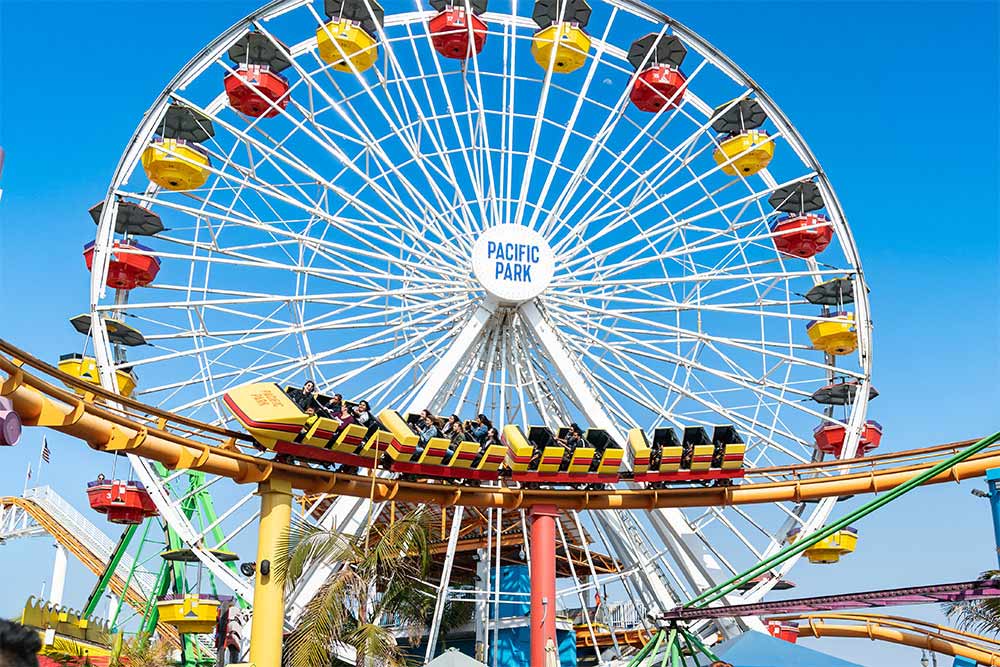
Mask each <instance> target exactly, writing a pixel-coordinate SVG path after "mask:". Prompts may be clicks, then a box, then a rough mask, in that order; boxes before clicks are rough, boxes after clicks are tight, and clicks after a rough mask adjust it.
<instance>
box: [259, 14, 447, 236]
mask: <svg viewBox="0 0 1000 667" xmlns="http://www.w3.org/2000/svg"><path fill="white" fill-rule="evenodd" d="M310 10H311V13H312V15H313V17H314V18H315V20H316V21H317V23H319V24H320V25H324V24H323V22H322V20H320V18H319V16H318V15H317V14H316V12H315V10H312V8H310ZM255 26H256V27H257V29H258V30H259V31H260V32H262V33H264V34H266V35H267V36H268V39H270V40H271V42H272V43H273V44H274V45H275V48H276V49H277V50H278V51H279V52H284V54H285V55H286V57H288V58H289V59H290V62H291V63H292V66H293V67H294V68H295V70H296V72H297V73H298V74H299V76H300V77H301V78H302V79H303V80H304V81H306V83H307V85H308V86H309V87H310V90H311V91H313V92H314V93H316V94H317V95H319V96H320V97H321V98H322V99H323V100H324V102H325V103H326V104H328V105H329V106H330V108H331V109H332V110H334V112H335V113H336V115H337V117H338V118H339V119H340V120H342V121H343V122H345V123H346V124H347V126H348V127H349V128H350V129H351V130H352V131H353V132H355V133H356V134H357V135H358V136H359V137H363V138H364V141H365V145H366V147H367V148H368V150H370V151H371V152H372V154H373V155H375V156H377V157H378V158H379V160H380V161H381V163H382V164H383V165H384V166H385V167H386V168H388V169H389V170H390V171H391V172H392V173H393V175H394V176H395V177H396V178H397V179H398V180H399V183H400V184H401V185H402V186H403V187H404V189H405V190H406V191H407V193H408V194H409V196H411V197H413V198H414V199H415V200H416V201H419V202H422V203H423V204H424V205H425V206H426V208H427V210H433V209H434V207H433V206H431V205H430V202H428V201H426V199H424V197H423V195H422V194H421V190H420V189H419V188H418V187H416V186H415V185H414V184H413V183H411V182H410V180H409V179H408V178H406V177H405V176H404V175H403V174H402V172H401V171H400V170H398V169H396V168H395V167H394V162H395V161H394V160H393V159H392V158H391V157H390V156H389V155H388V154H387V153H386V152H385V150H384V149H383V148H382V147H381V146H380V144H379V142H378V141H377V140H376V137H375V134H374V133H373V132H372V131H371V129H370V128H369V127H368V125H367V124H366V123H365V121H364V115H363V114H358V113H357V112H356V111H354V109H353V107H350V106H349V105H346V106H347V109H348V110H349V111H350V113H348V110H345V108H344V106H345V105H342V104H341V103H338V102H337V101H336V100H334V99H333V98H332V97H331V96H330V94H329V92H328V91H327V90H326V89H325V88H324V87H322V86H320V85H319V84H318V83H317V82H316V80H315V79H314V78H313V77H312V76H311V75H310V74H309V73H308V72H307V71H306V70H305V68H303V67H302V66H301V64H300V63H298V61H297V60H296V59H295V58H293V57H291V55H290V54H289V53H288V52H287V50H285V49H284V47H283V46H282V45H281V44H280V40H277V39H275V38H274V37H273V36H272V35H271V34H270V33H268V32H267V30H266V28H264V27H263V26H262V25H261V24H260V23H259V22H258V23H256V24H255ZM338 48H339V47H338ZM314 55H315V54H314ZM317 61H318V58H317ZM347 62H348V63H350V64H351V67H352V69H353V70H354V74H355V78H357V79H358V80H359V82H360V83H361V84H362V85H363V86H364V88H365V91H366V92H367V93H368V95H369V96H370V97H371V99H372V101H373V102H376V104H377V101H376V100H375V98H374V95H373V93H372V91H371V88H370V86H369V85H368V84H367V82H366V81H364V78H363V77H361V76H360V75H359V73H358V72H357V71H356V69H355V68H354V65H353V63H352V62H351V60H350V59H348V60H347ZM321 64H322V63H321ZM324 73H326V74H327V76H329V75H328V71H327V70H325V69H324ZM331 83H333V82H332V80H331ZM333 85H334V87H336V85H335V84H333ZM377 106H379V110H380V111H382V113H383V115H385V111H384V109H382V107H381V105H378V104H377ZM386 119H387V120H389V119H388V116H386ZM390 122H391V121H390ZM402 143H403V146H404V147H405V148H406V149H407V151H408V153H409V154H410V156H411V157H412V158H413V159H414V160H416V161H417V163H418V165H419V166H420V168H421V170H422V172H423V174H424V177H425V178H426V179H427V183H428V186H429V188H430V189H431V191H432V192H433V193H434V194H435V196H436V197H437V198H438V201H439V204H440V203H441V202H442V201H445V199H446V198H444V197H443V194H442V193H441V192H440V190H439V189H438V188H437V185H436V183H435V180H434V179H433V178H432V177H431V176H430V174H429V173H428V172H427V167H426V165H424V163H423V160H422V158H421V155H420V152H419V150H415V149H414V148H413V146H412V145H408V144H406V142H402ZM438 232H439V238H440V239H441V242H442V243H448V242H449V239H448V238H447V236H446V235H444V234H442V233H440V230H438Z"/></svg>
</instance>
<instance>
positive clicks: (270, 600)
mask: <svg viewBox="0 0 1000 667" xmlns="http://www.w3.org/2000/svg"><path fill="white" fill-rule="evenodd" d="M257 492H258V493H259V494H260V526H259V528H258V532H257V572H256V578H255V579H254V589H253V620H252V622H251V626H250V663H251V664H253V665H255V666H256V667H281V641H282V631H283V629H284V621H285V596H284V586H283V582H282V581H280V580H279V579H278V577H277V576H276V575H275V574H274V555H275V549H276V547H277V545H278V540H279V539H280V538H281V536H282V535H283V534H284V533H285V531H287V530H288V526H289V524H290V523H291V520H292V486H291V484H290V483H289V482H287V481H285V480H282V479H269V480H267V481H265V482H261V483H260V486H258V487H257ZM265 572H266V573H265Z"/></svg>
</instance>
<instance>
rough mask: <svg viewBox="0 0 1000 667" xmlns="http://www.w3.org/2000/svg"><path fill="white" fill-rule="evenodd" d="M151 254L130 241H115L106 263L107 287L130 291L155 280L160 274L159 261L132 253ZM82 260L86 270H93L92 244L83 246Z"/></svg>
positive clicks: (154, 257)
mask: <svg viewBox="0 0 1000 667" xmlns="http://www.w3.org/2000/svg"><path fill="white" fill-rule="evenodd" d="M136 250H138V251H141V252H151V249H150V248H147V247H146V246H144V245H140V244H138V243H134V242H131V241H115V245H114V249H113V251H112V253H111V261H110V262H109V263H108V279H107V281H106V282H107V286H108V287H111V288H114V289H124V290H130V289H134V288H136V287H145V286H146V285H149V284H150V283H151V282H153V280H155V279H156V274H158V273H159V272H160V260H159V258H158V257H156V256H154V255H137V254H135V253H134V251H136ZM83 258H84V260H85V261H86V262H87V270H88V271H92V270H93V268H94V242H93V241H91V242H90V243H88V244H87V245H85V246H83Z"/></svg>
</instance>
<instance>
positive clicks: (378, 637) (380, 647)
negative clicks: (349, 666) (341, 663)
mask: <svg viewBox="0 0 1000 667" xmlns="http://www.w3.org/2000/svg"><path fill="white" fill-rule="evenodd" d="M348 641H349V643H350V644H351V646H353V647H354V648H355V650H356V651H357V654H358V659H357V664H359V665H369V664H377V665H380V666H381V667H406V655H405V654H404V653H403V652H402V651H401V650H400V648H399V644H397V643H396V637H395V636H393V634H392V632H391V631H390V630H388V629H386V628H383V627H382V626H380V625H377V624H375V623H366V624H364V625H359V626H358V627H357V628H355V629H354V632H352V633H351V636H350V638H349V640H348Z"/></svg>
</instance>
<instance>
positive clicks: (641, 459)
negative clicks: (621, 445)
mask: <svg viewBox="0 0 1000 667" xmlns="http://www.w3.org/2000/svg"><path fill="white" fill-rule="evenodd" d="M628 446H629V449H631V450H632V472H633V473H635V474H636V475H642V474H644V473H647V472H649V470H650V463H651V461H650V457H651V456H652V453H653V452H652V449H651V448H650V446H649V439H648V438H647V437H646V433H645V432H644V431H643V430H642V429H641V428H630V429H629V430H628Z"/></svg>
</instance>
